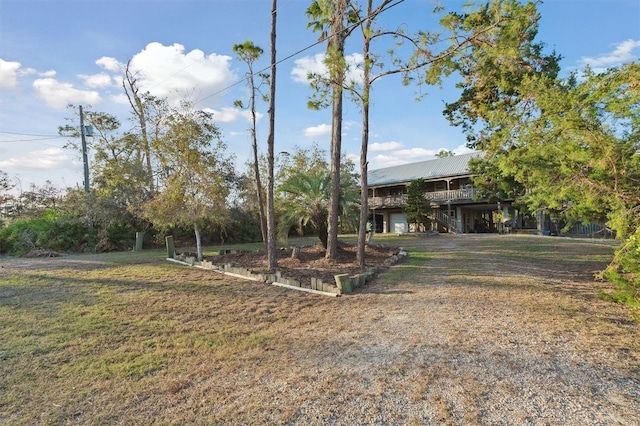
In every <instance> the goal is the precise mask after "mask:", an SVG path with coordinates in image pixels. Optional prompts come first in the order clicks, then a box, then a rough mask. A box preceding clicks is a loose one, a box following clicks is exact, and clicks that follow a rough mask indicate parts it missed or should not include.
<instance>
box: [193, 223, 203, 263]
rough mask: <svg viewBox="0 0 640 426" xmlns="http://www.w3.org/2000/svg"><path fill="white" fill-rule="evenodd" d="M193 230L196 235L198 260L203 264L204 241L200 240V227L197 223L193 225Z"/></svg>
mask: <svg viewBox="0 0 640 426" xmlns="http://www.w3.org/2000/svg"><path fill="white" fill-rule="evenodd" d="M193 230H194V232H195V234H196V259H198V262H202V240H201V238H200V227H199V226H198V224H197V223H196V224H195V225H193Z"/></svg>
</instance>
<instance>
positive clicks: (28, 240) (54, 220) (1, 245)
mask: <svg viewBox="0 0 640 426" xmlns="http://www.w3.org/2000/svg"><path fill="white" fill-rule="evenodd" d="M91 233H92V230H91V229H89V228H88V227H87V225H86V224H85V223H84V222H83V221H82V220H81V219H78V218H72V217H68V216H62V215H59V214H57V213H55V212H51V211H49V212H46V213H45V214H44V215H43V216H41V217H39V218H36V219H29V220H21V221H17V222H14V223H11V224H10V225H8V226H6V227H4V228H2V229H0V252H2V253H9V254H23V253H26V252H29V251H31V250H36V249H41V250H53V251H70V250H74V249H76V248H77V247H78V246H80V245H81V244H82V243H83V242H87V243H88V240H89V239H90V238H91V237H90V236H91Z"/></svg>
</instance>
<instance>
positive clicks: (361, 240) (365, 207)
mask: <svg viewBox="0 0 640 426" xmlns="http://www.w3.org/2000/svg"><path fill="white" fill-rule="evenodd" d="M371 8H372V0H368V1H367V16H368V18H367V20H366V24H365V29H364V32H363V33H364V44H363V48H362V57H363V58H364V72H363V78H362V142H361V146H360V225H359V227H358V251H357V252H356V262H357V264H358V266H359V267H360V268H362V269H364V267H365V245H367V244H368V243H370V241H368V240H371V239H372V236H373V229H372V230H371V233H368V232H367V222H368V219H369V182H368V176H367V173H368V170H369V161H368V160H367V152H368V146H369V95H370V92H371V59H370V58H369V45H370V42H371V32H370V30H371V23H372V21H373V18H372V17H371Z"/></svg>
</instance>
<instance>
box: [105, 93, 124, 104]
mask: <svg viewBox="0 0 640 426" xmlns="http://www.w3.org/2000/svg"><path fill="white" fill-rule="evenodd" d="M109 99H111V101H112V102H114V103H116V104H121V105H129V98H127V95H125V94H124V93H118V94H117V95H111V96H109Z"/></svg>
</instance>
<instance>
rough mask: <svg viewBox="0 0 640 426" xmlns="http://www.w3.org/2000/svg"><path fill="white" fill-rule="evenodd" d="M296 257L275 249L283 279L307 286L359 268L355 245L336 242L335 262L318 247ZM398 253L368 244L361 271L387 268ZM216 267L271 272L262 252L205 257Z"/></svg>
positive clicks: (302, 250) (289, 250) (306, 248)
mask: <svg viewBox="0 0 640 426" xmlns="http://www.w3.org/2000/svg"><path fill="white" fill-rule="evenodd" d="M299 250H300V251H299V254H298V255H297V256H296V257H295V258H293V257H292V251H293V250H292V248H287V249H281V250H278V256H277V257H278V270H280V271H281V272H282V275H283V276H284V277H286V278H293V279H295V280H297V281H298V282H303V283H309V282H310V281H311V278H319V279H321V280H322V281H323V282H324V283H328V284H334V283H335V280H334V276H335V275H337V274H349V275H356V274H359V273H361V272H363V271H362V270H361V268H359V267H358V266H357V263H356V250H357V247H356V246H355V245H350V244H345V243H340V244H339V245H338V253H337V256H336V259H335V260H329V259H327V258H326V257H325V252H326V250H325V249H324V247H322V245H321V244H316V245H307V246H302V247H299ZM397 252H398V248H397V247H396V248H392V247H387V246H384V245H370V246H367V247H366V248H365V270H364V271H366V268H367V267H370V266H377V267H379V268H380V269H381V270H384V269H386V268H387V265H385V263H384V262H385V260H387V259H389V258H390V257H391V256H393V255H394V254H396V253H397ZM206 259H207V260H210V261H211V262H213V263H214V264H216V265H224V264H231V265H232V266H236V267H241V268H244V269H248V270H250V271H252V272H255V273H267V272H274V271H270V270H269V268H268V262H267V258H266V255H265V253H264V251H262V250H257V251H241V252H238V253H229V254H224V255H218V256H212V257H208V258H206Z"/></svg>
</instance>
